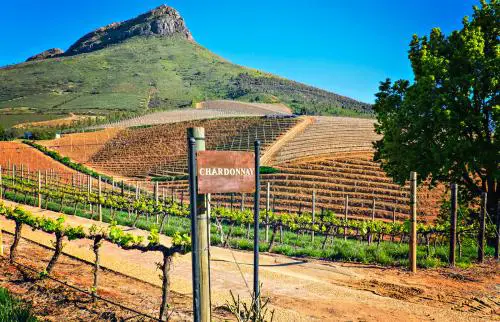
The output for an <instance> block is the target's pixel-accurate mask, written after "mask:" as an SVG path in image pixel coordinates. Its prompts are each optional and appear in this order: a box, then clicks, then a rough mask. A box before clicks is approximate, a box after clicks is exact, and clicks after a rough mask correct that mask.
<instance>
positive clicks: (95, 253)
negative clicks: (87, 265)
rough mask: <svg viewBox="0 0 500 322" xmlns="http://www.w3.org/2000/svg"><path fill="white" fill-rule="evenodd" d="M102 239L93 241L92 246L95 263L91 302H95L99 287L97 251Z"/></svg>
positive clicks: (99, 237) (98, 255)
mask: <svg viewBox="0 0 500 322" xmlns="http://www.w3.org/2000/svg"><path fill="white" fill-rule="evenodd" d="M101 241H102V237H101V236H98V237H96V238H95V239H94V246H93V248H92V250H93V251H94V255H95V261H94V271H93V274H94V283H93V285H92V301H94V302H95V301H96V296H97V287H98V285H99V265H100V254H99V249H100V248H101Z"/></svg>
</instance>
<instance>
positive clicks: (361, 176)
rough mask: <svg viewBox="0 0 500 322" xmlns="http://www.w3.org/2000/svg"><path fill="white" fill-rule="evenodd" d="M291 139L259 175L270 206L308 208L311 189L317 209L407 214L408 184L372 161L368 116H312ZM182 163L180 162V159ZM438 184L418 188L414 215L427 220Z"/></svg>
mask: <svg viewBox="0 0 500 322" xmlns="http://www.w3.org/2000/svg"><path fill="white" fill-rule="evenodd" d="M314 119H315V121H314V122H312V124H311V125H309V126H307V127H306V128H305V130H304V131H303V132H302V133H299V134H298V135H296V136H295V137H294V138H292V139H291V140H289V141H287V142H286V143H284V144H283V146H282V147H281V149H280V150H279V151H278V153H277V154H276V156H275V157H274V159H273V161H272V163H271V164H272V165H273V166H274V167H275V168H278V169H279V170H280V172H279V173H275V174H269V175H264V176H263V180H262V191H263V192H262V195H261V200H262V205H263V206H264V205H265V197H266V196H265V189H266V186H267V183H268V182H269V183H270V186H271V199H272V200H271V201H270V203H271V208H272V209H274V210H276V211H293V212H296V211H298V212H301V211H311V207H312V204H311V203H312V194H313V191H316V207H317V210H318V211H320V210H321V209H324V210H333V211H334V212H336V213H337V214H339V215H343V214H344V212H345V204H346V201H345V200H346V196H347V197H348V198H349V201H348V211H347V212H348V217H350V218H367V217H369V218H370V217H375V218H380V219H383V220H404V219H406V218H408V213H409V207H408V202H409V190H408V189H409V188H408V186H405V187H401V186H399V185H398V184H395V183H394V182H393V181H392V179H391V178H389V177H388V176H387V175H386V174H385V172H384V171H383V170H382V169H381V168H380V164H379V163H377V162H374V161H373V148H372V142H373V141H375V140H376V139H377V138H378V136H377V135H376V134H375V133H374V128H373V123H374V122H373V120H368V119H354V118H344V117H315V118H314ZM183 162H184V163H183V164H185V161H183ZM163 186H164V187H165V188H166V189H167V191H171V193H172V191H173V192H174V193H175V194H177V195H179V194H180V193H181V192H182V194H183V195H187V182H186V181H179V182H170V183H163ZM443 193H444V188H443V187H442V186H438V187H436V188H434V189H432V190H430V189H429V188H428V187H427V186H426V185H423V186H422V187H421V188H420V191H419V199H418V203H419V207H418V209H419V217H420V218H422V219H423V220H425V221H432V220H433V219H434V218H435V217H436V216H437V214H438V212H439V206H440V202H441V198H442V196H443ZM231 200H232V203H233V206H238V207H241V196H239V195H234V196H231V195H212V201H213V202H214V203H215V204H217V203H222V204H224V205H230V204H231ZM252 205H253V199H252V198H250V197H248V196H247V197H246V198H244V205H243V207H252Z"/></svg>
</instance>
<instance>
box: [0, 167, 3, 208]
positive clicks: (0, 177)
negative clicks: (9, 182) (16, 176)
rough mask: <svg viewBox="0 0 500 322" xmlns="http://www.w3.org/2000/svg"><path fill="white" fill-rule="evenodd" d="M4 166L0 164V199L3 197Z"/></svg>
mask: <svg viewBox="0 0 500 322" xmlns="http://www.w3.org/2000/svg"><path fill="white" fill-rule="evenodd" d="M2 180H3V179H2V166H1V165H0V200H2V199H3V181H2Z"/></svg>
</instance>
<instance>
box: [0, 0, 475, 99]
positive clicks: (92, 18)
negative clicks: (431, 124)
mask: <svg viewBox="0 0 500 322" xmlns="http://www.w3.org/2000/svg"><path fill="white" fill-rule="evenodd" d="M163 3H166V4H167V5H170V6H172V7H174V8H176V9H177V10H179V11H180V13H181V15H182V16H183V17H184V19H185V20H186V23H187V25H188V28H189V29H190V30H191V32H192V34H193V36H194V38H195V40H196V41H197V42H199V43H200V44H201V45H203V46H205V47H207V48H209V49H210V50H212V51H213V52H215V53H216V54H219V55H221V56H223V57H224V58H226V59H229V60H230V61H232V62H234V63H237V64H240V65H244V66H248V67H253V68H257V69H261V70H264V71H267V72H271V73H274V74H277V75H280V76H283V77H286V78H290V79H293V80H297V81H300V82H303V83H306V84H310V85H314V86H317V87H320V88H324V89H327V90H330V91H333V92H336V93H339V94H342V95H346V96H350V97H353V98H356V99H358V100H361V101H365V102H373V101H374V96H373V95H374V93H375V92H376V91H377V88H378V82H379V81H381V80H383V79H385V78H386V77H390V78H392V79H399V78H407V79H411V78H412V73H411V69H410V65H409V62H408V59H407V50H408V43H409V42H410V40H411V36H412V34H414V33H417V34H419V35H424V34H428V33H429V31H430V29H431V28H433V27H438V26H439V27H441V29H442V30H443V31H444V32H446V33H448V32H450V31H452V30H455V29H458V28H460V26H461V21H462V17H463V16H465V15H471V14H472V6H473V5H474V4H478V3H479V1H478V0H474V1H473V0H432V1H431V0H420V1H394V0H393V1H390V0H372V1H368V0H357V1H350V0H344V1H335V0H330V1H327V0H323V1H319V0H308V1H294V0H288V1H282V0H266V1H261V0H251V1H237V0H232V1H227V0H211V1H206V0H172V1H168V2H161V1H153V0H120V1H118V0H115V1H105V0H101V1H98V0H86V1H61V0H53V1H26V0H15V1H8V0H2V2H1V4H0V66H3V65H7V64H13V63H18V62H22V61H24V60H25V59H26V58H27V57H29V56H31V55H33V54H36V53H38V52H41V51H43V50H45V49H48V48H53V47H59V48H62V49H64V50H65V49H67V48H68V47H69V46H70V45H71V44H72V43H73V42H75V41H76V40H77V39H78V38H79V37H81V36H83V35H84V34H85V33H87V32H89V31H92V30H94V29H96V28H98V27H100V26H103V25H106V24H109V23H111V22H115V21H122V20H126V19H129V18H132V17H134V16H136V15H138V14H140V13H143V12H145V11H147V10H149V9H152V8H154V7H157V6H159V5H161V4H163Z"/></svg>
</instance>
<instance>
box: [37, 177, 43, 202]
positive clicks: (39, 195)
mask: <svg viewBox="0 0 500 322" xmlns="http://www.w3.org/2000/svg"><path fill="white" fill-rule="evenodd" d="M37 194H38V208H42V173H41V172H40V170H38V191H37Z"/></svg>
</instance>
